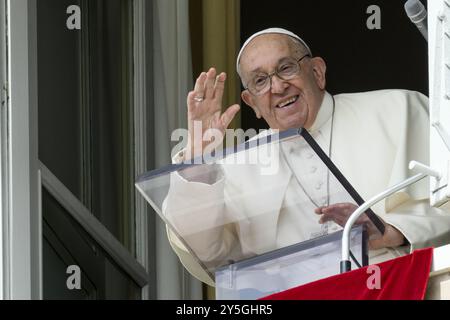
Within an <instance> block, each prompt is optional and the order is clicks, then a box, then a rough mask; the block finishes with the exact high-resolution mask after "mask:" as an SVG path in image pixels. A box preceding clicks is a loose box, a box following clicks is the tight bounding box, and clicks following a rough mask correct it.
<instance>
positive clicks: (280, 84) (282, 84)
mask: <svg viewBox="0 0 450 320" xmlns="http://www.w3.org/2000/svg"><path fill="white" fill-rule="evenodd" d="M271 81H272V87H271V90H272V93H283V92H284V90H286V88H287V87H288V86H289V84H288V83H287V82H286V81H284V80H281V79H280V78H278V77H277V75H273V76H272V79H271Z"/></svg>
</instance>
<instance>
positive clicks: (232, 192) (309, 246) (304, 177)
mask: <svg viewBox="0 0 450 320" xmlns="http://www.w3.org/2000/svg"><path fill="white" fill-rule="evenodd" d="M315 139H317V141H318V142H316V140H315ZM319 143H321V144H322V145H323V147H324V150H328V147H327V139H324V138H323V137H321V136H320V135H318V136H317V137H313V136H312V135H311V134H309V133H308V132H307V131H306V130H303V129H300V130H289V131H285V132H281V133H277V132H271V134H270V135H265V136H257V137H256V138H254V139H251V140H250V141H247V142H245V143H243V144H240V145H239V146H237V147H235V148H232V149H226V150H224V151H221V152H218V151H215V152H212V153H210V154H207V155H206V154H205V155H204V156H203V157H201V158H193V159H190V160H189V161H184V162H182V159H184V158H187V159H189V158H190V157H183V154H178V155H177V156H176V157H175V160H177V163H176V164H173V165H169V166H167V167H164V168H161V169H158V170H154V171H151V172H147V173H145V174H143V175H141V176H140V177H139V178H138V179H137V181H136V188H137V189H138V190H139V192H140V193H141V194H142V195H143V196H144V197H145V199H146V200H147V201H148V203H149V204H150V205H151V206H152V208H153V209H154V211H155V212H156V213H157V214H158V216H159V217H160V218H161V219H162V220H163V221H164V222H165V224H166V225H167V235H168V238H169V241H170V242H171V245H172V248H173V249H174V251H175V252H176V253H177V254H178V256H179V258H180V260H181V262H182V263H183V265H184V266H185V267H186V268H187V269H188V270H189V271H190V272H191V273H192V274H194V275H195V276H196V277H198V278H199V279H201V280H203V281H205V282H207V283H212V282H214V284H215V286H216V293H217V295H216V297H217V299H258V298H262V297H264V296H267V295H269V294H272V293H277V292H281V291H283V290H286V289H289V288H293V287H296V286H299V285H302V284H305V283H308V282H311V281H315V280H318V279H321V278H325V277H328V276H332V275H335V274H338V273H339V262H340V246H341V234H342V227H341V226H343V225H344V223H345V219H344V220H343V217H345V215H343V214H342V212H343V211H340V210H343V209H345V210H346V212H349V210H354V209H356V208H357V206H358V205H360V204H362V203H363V202H364V200H363V199H362V198H361V197H360V196H359V195H358V193H357V192H356V190H354V188H353V187H352V186H351V185H350V183H349V182H348V181H347V180H346V179H345V177H344V176H343V175H342V174H341V173H340V172H339V170H338V168H337V167H336V166H335V165H334V164H333V163H332V161H331V160H330V159H329V157H328V156H327V154H326V153H325V152H324V151H323V150H322V148H321V147H320V145H319ZM324 208H327V209H326V210H328V211H327V215H326V216H327V217H330V218H329V219H324V221H320V220H321V217H322V219H323V217H324V216H322V213H323V212H325V211H322V210H325V209H324ZM342 208H343V209H342ZM360 220H361V221H360V223H359V225H358V226H357V227H355V228H354V229H353V230H352V234H351V239H352V240H351V257H352V260H353V261H352V268H358V267H359V266H362V265H367V263H368V258H367V241H368V239H369V238H372V237H379V236H381V235H382V233H383V232H384V229H383V224H382V222H381V221H380V220H379V218H378V217H377V216H376V215H375V214H374V213H373V212H372V211H370V210H368V211H367V212H366V213H365V216H364V217H362V218H361V219H360ZM368 224H372V228H367V225H368ZM374 226H375V228H374ZM369 229H370V230H378V231H376V232H372V234H368V232H367V231H366V230H369Z"/></svg>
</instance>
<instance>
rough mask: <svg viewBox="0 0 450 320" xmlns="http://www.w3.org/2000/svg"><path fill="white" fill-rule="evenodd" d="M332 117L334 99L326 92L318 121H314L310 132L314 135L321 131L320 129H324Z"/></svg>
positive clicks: (318, 114)
mask: <svg viewBox="0 0 450 320" xmlns="http://www.w3.org/2000/svg"><path fill="white" fill-rule="evenodd" d="M332 116H333V97H332V96H331V94H329V93H328V92H327V91H325V94H324V96H323V100H322V104H321V106H320V109H319V112H318V113H317V116H316V120H315V121H314V123H313V125H312V127H311V128H310V129H309V130H308V131H310V132H311V133H314V132H316V131H318V130H320V128H322V127H323V126H324V125H325V124H326V123H327V122H328V120H330V118H331V117H332Z"/></svg>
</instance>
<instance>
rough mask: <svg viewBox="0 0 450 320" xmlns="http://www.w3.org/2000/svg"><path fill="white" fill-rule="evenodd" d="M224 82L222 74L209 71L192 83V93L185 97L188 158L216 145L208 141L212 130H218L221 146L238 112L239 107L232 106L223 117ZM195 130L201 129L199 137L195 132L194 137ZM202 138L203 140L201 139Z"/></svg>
mask: <svg viewBox="0 0 450 320" xmlns="http://www.w3.org/2000/svg"><path fill="white" fill-rule="evenodd" d="M225 80H226V74H225V73H221V74H219V75H217V73H216V70H215V69H214V68H211V69H209V71H208V72H203V73H201V74H200V76H199V77H198V78H197V80H196V82H195V87H194V90H193V91H191V92H189V94H188V97H187V107H188V130H189V140H188V145H187V150H188V151H190V157H196V156H200V155H202V154H203V150H205V148H206V147H207V146H208V145H209V144H210V143H212V142H214V143H215V144H216V143H217V142H218V141H211V140H208V137H209V136H212V135H213V134H212V133H211V131H212V130H218V131H217V132H220V133H221V140H220V141H219V144H220V143H221V142H222V140H223V137H224V133H225V130H226V128H227V127H228V125H229V124H230V123H231V121H232V120H233V118H234V116H235V115H236V113H237V112H238V111H239V109H240V107H239V105H237V104H235V105H232V106H230V107H229V108H228V109H227V110H226V111H225V112H223V113H222V97H223V92H224V87H225ZM195 128H201V135H200V134H199V133H200V130H198V129H197V130H196V132H195V134H194V129H195ZM204 137H206V139H203V138H204ZM205 140H206V141H205ZM188 158H189V157H188Z"/></svg>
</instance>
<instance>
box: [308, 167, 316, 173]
mask: <svg viewBox="0 0 450 320" xmlns="http://www.w3.org/2000/svg"><path fill="white" fill-rule="evenodd" d="M309 171H310V172H311V173H316V171H317V167H311V169H310V170H309Z"/></svg>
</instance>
